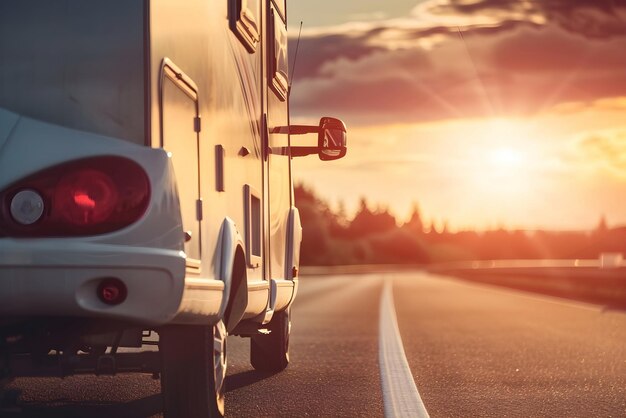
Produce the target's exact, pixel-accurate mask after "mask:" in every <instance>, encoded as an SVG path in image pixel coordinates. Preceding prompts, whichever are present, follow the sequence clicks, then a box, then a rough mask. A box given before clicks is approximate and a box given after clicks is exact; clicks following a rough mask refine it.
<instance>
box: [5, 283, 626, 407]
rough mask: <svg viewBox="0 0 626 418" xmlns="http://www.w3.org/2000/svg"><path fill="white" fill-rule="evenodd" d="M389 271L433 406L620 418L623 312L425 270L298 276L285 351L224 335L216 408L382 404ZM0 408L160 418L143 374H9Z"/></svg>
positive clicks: (413, 361)
mask: <svg viewBox="0 0 626 418" xmlns="http://www.w3.org/2000/svg"><path fill="white" fill-rule="evenodd" d="M385 281H391V284H392V286H393V298H394V301H395V311H396V313H397V319H398V325H399V331H400V334H401V337H402V341H403V345H404V349H405V352H406V358H407V360H408V365H409V366H410V369H411V375H412V376H413V378H414V381H415V383H416V386H417V389H418V390H419V394H420V395H421V398H422V400H423V402H424V405H425V407H426V409H427V410H428V413H429V414H430V416H431V417H472V416H484V417H544V416H545V417H594V416H597V417H626V313H625V312H622V311H615V310H607V309H604V308H603V307H602V306H594V305H585V304H580V303H577V302H569V301H564V300H559V299H554V298H548V297H542V296H534V295H530V294H527V293H521V292H515V291H512V290H503V289H500V288H493V287H489V286H485V285H476V284H470V283H466V282H463V281H459V280H456V279H449V278H444V277H439V276H428V275H426V274H423V273H402V274H371V275H350V276H326V277H303V278H302V279H301V286H300V292H299V295H298V298H297V299H296V303H295V306H294V311H293V316H294V318H293V331H292V339H291V344H292V346H291V347H292V351H291V360H292V363H291V364H290V366H289V367H288V369H287V370H286V371H284V372H282V373H278V374H275V375H267V374H260V373H257V372H255V371H253V369H252V367H251V366H250V365H249V363H248V341H247V340H243V339H239V338H233V337H231V338H229V341H228V349H229V373H228V374H229V376H228V379H227V395H226V402H227V405H226V408H227V415H228V416H233V417H248V416H283V417H294V416H311V417H315V416H319V417H330V416H333V417H337V416H345V417H355V416H383V411H384V409H383V404H384V399H383V392H382V390H381V377H380V371H379V370H381V368H380V367H379V357H378V353H379V332H378V331H379V329H378V328H379V306H380V300H381V294H382V289H383V285H384V282H385ZM9 395H13V396H14V397H16V400H15V402H11V400H10V399H9V400H8V401H7V402H5V404H6V405H8V407H5V408H4V409H2V410H0V416H2V417H10V418H14V417H15V418H16V417H21V418H23V417H32V418H35V417H36V418H51V417H55V418H57V417H58V418H61V417H62V418H73V417H90V418H99V417H107V418H109V417H116V418H118V417H158V416H160V412H161V400H160V395H159V383H158V381H155V380H152V379H151V378H150V376H134V375H125V376H116V377H90V376H81V377H73V378H68V379H65V380H58V379H18V380H17V381H15V382H14V383H12V384H11V386H10V391H9Z"/></svg>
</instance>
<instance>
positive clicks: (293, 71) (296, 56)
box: [287, 21, 304, 97]
mask: <svg viewBox="0 0 626 418" xmlns="http://www.w3.org/2000/svg"><path fill="white" fill-rule="evenodd" d="M303 23H304V22H302V21H300V31H299V32H298V42H297V43H296V53H295V54H294V57H293V65H292V67H291V80H290V81H289V90H288V93H287V96H289V97H290V96H291V85H292V84H293V79H294V76H295V74H296V63H297V62H298V49H299V48H300V36H301V35H302V24H303Z"/></svg>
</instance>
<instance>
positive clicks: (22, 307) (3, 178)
mask: <svg viewBox="0 0 626 418" xmlns="http://www.w3.org/2000/svg"><path fill="white" fill-rule="evenodd" d="M286 18H287V11H286V4H285V0H185V1H184V2H183V1H175V0H107V1H101V0H99V1H98V0H20V1H11V0H0V381H2V380H3V378H5V377H9V378H10V377H14V376H39V375H57V374H59V373H61V374H62V375H67V374H72V373H89V372H94V373H98V374H103V373H104V374H107V373H108V374H115V373H117V372H120V371H126V372H149V373H154V374H161V375H162V391H163V396H164V405H165V415H166V417H168V418H172V417H186V418H187V417H196V416H198V417H200V416H203V417H204V416H222V415H223V412H224V408H223V402H224V396H223V382H224V378H225V368H226V357H225V356H226V354H225V337H226V335H227V333H231V334H236V335H240V336H244V337H251V363H252V365H253V366H254V367H255V368H256V369H259V370H265V371H273V372H276V371H280V370H282V369H284V368H285V367H286V366H287V364H288V362H289V331H290V324H291V322H290V309H289V307H290V305H291V304H292V303H293V300H294V298H295V296H296V292H297V288H298V264H299V259H300V242H301V238H302V227H301V225H300V217H299V214H298V210H297V208H296V207H295V204H294V195H293V182H292V173H291V159H292V158H293V157H300V156H305V155H309V154H318V155H319V157H320V159H322V160H332V159H337V158H341V157H343V155H345V153H346V129H345V125H344V124H343V123H342V122H341V121H339V120H338V119H334V118H328V117H326V118H322V120H321V121H320V125H319V127H317V126H315V127H311V126H290V125H289V106H288V103H289V85H290V84H289V77H288V73H289V71H288V63H287V22H286ZM305 133H317V134H318V143H317V144H318V145H317V146H314V147H304V146H294V145H293V144H292V143H291V135H299V134H305ZM147 331H150V332H152V331H156V332H157V333H158V334H159V341H158V345H159V353H158V354H159V356H155V355H154V354H155V353H154V352H150V351H147V352H140V353H137V354H131V353H118V352H117V349H118V347H136V348H140V347H141V346H142V343H146V340H145V339H144V336H145V334H144V333H145V332H147ZM153 341H154V340H152V342H153ZM148 342H150V341H148ZM107 350H108V351H107ZM44 366H45V367H44ZM197 382H202V384H196V383H197Z"/></svg>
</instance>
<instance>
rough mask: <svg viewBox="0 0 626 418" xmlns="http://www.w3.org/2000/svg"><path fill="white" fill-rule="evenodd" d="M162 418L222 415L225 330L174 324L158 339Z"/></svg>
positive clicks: (217, 327) (218, 325) (221, 325)
mask: <svg viewBox="0 0 626 418" xmlns="http://www.w3.org/2000/svg"><path fill="white" fill-rule="evenodd" d="M159 351H160V352H161V358H162V369H161V393H162V395H163V407H164V408H163V409H164V414H163V416H164V417H165V418H207V417H208V418H215V417H218V418H221V417H223V416H224V380H225V378H226V327H225V326H224V323H223V322H222V321H220V322H218V323H217V324H216V325H214V326H212V327H209V326H199V325H177V326H172V327H168V328H166V329H164V330H163V331H162V332H161V335H160V340H159Z"/></svg>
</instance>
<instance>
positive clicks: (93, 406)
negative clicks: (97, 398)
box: [0, 391, 163, 418]
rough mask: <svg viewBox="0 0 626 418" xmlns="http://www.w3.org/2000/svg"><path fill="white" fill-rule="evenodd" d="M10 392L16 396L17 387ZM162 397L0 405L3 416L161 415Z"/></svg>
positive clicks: (134, 417) (118, 417)
mask: <svg viewBox="0 0 626 418" xmlns="http://www.w3.org/2000/svg"><path fill="white" fill-rule="evenodd" d="M15 392H17V393H16V394H14V395H13V397H14V398H15V399H17V398H18V396H19V391H15ZM162 412H163V401H162V398H161V395H160V394H156V395H151V396H148V397H145V398H142V399H136V400H133V401H130V402H119V403H117V402H75V401H69V400H67V399H57V400H53V401H46V402H36V401H35V402H16V403H15V404H14V406H11V405H6V404H5V405H3V407H2V408H0V417H2V418H85V417H89V418H111V417H116V418H148V417H153V416H160V414H161V413H162Z"/></svg>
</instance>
